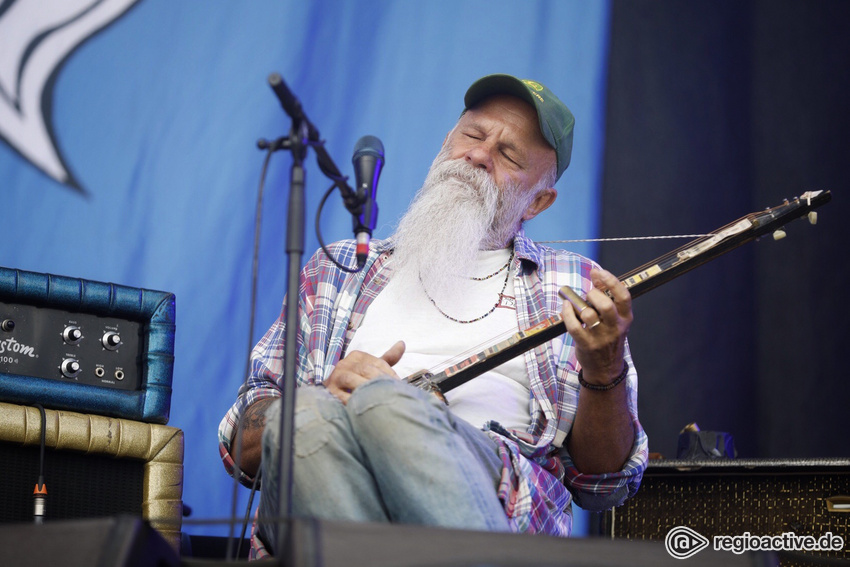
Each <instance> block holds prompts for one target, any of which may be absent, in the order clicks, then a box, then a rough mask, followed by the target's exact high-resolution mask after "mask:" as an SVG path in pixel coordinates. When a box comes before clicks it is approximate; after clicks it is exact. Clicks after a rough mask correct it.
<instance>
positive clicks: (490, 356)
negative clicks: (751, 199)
mask: <svg viewBox="0 0 850 567" xmlns="http://www.w3.org/2000/svg"><path fill="white" fill-rule="evenodd" d="M831 198H832V195H831V193H830V192H829V191H808V192H806V193H804V194H803V195H801V196H800V197H795V198H794V199H792V200H790V201H785V202H784V203H782V204H781V205H779V206H776V207H772V208H769V209H766V210H764V211H760V212H755V213H750V214H749V215H746V216H744V217H741V218H740V219H738V220H736V221H735V222H733V223H731V224H728V225H726V226H724V227H722V228H719V229H717V230H715V231H713V232H711V233H709V234H708V235H706V236H702V237H700V238H697V239H696V240H692V241H691V242H689V243H688V244H685V245H684V246H682V247H680V248H677V249H676V250H674V251H672V252H670V253H668V254H665V255H664V256H661V257H660V258H657V259H655V260H653V261H652V262H649V263H648V264H644V265H643V266H640V267H639V268H636V269H634V270H632V271H631V272H628V273H626V274H624V275H622V276H620V278H619V279H620V281H621V282H623V284H624V285H625V286H626V288H627V289H628V290H629V292H630V293H631V295H632V298H635V297H638V296H640V295H643V294H644V293H646V292H648V291H650V290H652V289H655V288H656V287H658V286H660V285H661V284H664V283H667V282H669V281H670V280H672V279H674V278H676V277H678V276H681V275H682V274H684V273H685V272H689V271H690V270H693V269H694V268H696V267H697V266H701V265H702V264H705V263H706V262H708V261H709V260H713V259H714V258H717V257H718V256H721V255H722V254H725V253H726V252H729V251H730V250H732V249H734V248H737V247H738V246H741V245H742V244H745V243H747V242H750V241H751V240H755V239H756V238H758V237H760V236H763V235H765V234H768V233H773V234H774V237H775V238H779V237H781V236H783V235H784V233H783V232H782V231H781V228H782V226H784V225H785V224H787V223H789V222H791V221H792V220H795V219H797V218H800V217H802V216H805V215H807V216H808V219H809V222H810V223H812V224H815V223H816V222H817V213H816V212H815V211H814V209H816V208H817V207H819V206H821V205H824V204H826V203H828V202H829V201H830V199H831ZM560 295H561V297H562V298H563V299H567V300H570V301H581V300H580V298H577V296H576V294H575V292H573V290H571V289H569V288H562V289H561V292H560ZM566 332H567V328H566V326H565V325H564V322H563V320H562V318H561V315H560V314H558V315H553V316H552V317H549V318H548V319H546V320H544V321H542V322H541V323H539V324H537V325H535V326H533V327H530V328H528V329H525V330H524V331H520V332H518V333H516V334H514V335H512V336H511V337H509V338H508V339H506V340H503V341H500V342H498V343H496V344H493V345H491V346H490V347H488V348H486V349H484V350H482V351H481V352H479V353H476V354H474V355H472V356H470V357H468V358H466V359H464V360H463V361H461V362H459V363H457V364H454V365H452V366H450V367H449V368H446V369H445V370H443V371H442V372H438V373H431V372H429V371H427V370H422V371H419V372H417V373H415V374H413V375H411V376H409V377H407V378H406V381H407V382H408V383H410V384H413V385H414V386H416V387H418V388H421V389H423V390H427V391H430V392H433V393H434V394H436V395H437V396H439V397H440V398H442V399H443V400H445V398H443V394H445V393H446V392H448V391H450V390H452V389H454V388H457V387H458V386H460V385H461V384H464V383H466V382H468V381H469V380H472V379H473V378H475V377H477V376H480V375H481V374H483V373H485V372H487V371H488V370H491V369H493V368H495V367H497V366H499V365H500V364H502V363H504V362H506V361H508V360H510V359H512V358H514V357H515V356H518V355H520V354H522V353H524V352H526V351H528V350H531V349H533V348H534V347H536V346H538V345H541V344H543V343H545V342H546V341H548V340H551V339H553V338H555V337H557V336H559V335H562V334H564V333H566Z"/></svg>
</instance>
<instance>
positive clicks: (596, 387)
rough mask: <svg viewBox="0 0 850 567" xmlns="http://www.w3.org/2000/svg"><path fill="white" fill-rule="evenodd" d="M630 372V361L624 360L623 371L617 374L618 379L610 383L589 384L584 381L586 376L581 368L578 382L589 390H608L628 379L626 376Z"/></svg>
mask: <svg viewBox="0 0 850 567" xmlns="http://www.w3.org/2000/svg"><path fill="white" fill-rule="evenodd" d="M628 374H629V363H628V362H626V361H625V360H624V361H623V371H622V372H620V375H619V376H617V378H616V380H614V381H613V382H611V383H610V384H605V385H600V384H589V383H588V382H585V381H584V377H583V376H582V375H581V369H579V371H578V383H579V384H581V385H582V387H583V388H587V389H588V390H595V391H597V392H607V391H608V390H613V389H614V388H615V387H616V386H617V384H619V383H620V382H622V381H623V380H625V379H626V376H627V375H628Z"/></svg>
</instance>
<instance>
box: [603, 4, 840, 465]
mask: <svg viewBox="0 0 850 567" xmlns="http://www.w3.org/2000/svg"><path fill="white" fill-rule="evenodd" d="M611 30H612V32H611V51H610V66H609V79H608V112H607V117H606V150H605V165H604V180H603V196H602V219H601V232H602V236H606V237H612V236H636V235H667V234H693V233H704V232H708V231H711V230H714V229H716V228H719V227H721V226H723V225H725V224H727V223H729V222H731V221H733V220H735V219H737V218H739V217H742V216H744V215H745V214H747V213H750V212H753V211H756V210H760V209H763V208H765V207H768V206H774V205H778V204H780V203H781V202H782V200H783V199H784V198H786V197H794V196H797V195H800V194H801V193H803V192H804V191H807V190H816V189H827V190H830V191H831V192H832V196H833V199H832V202H831V203H829V204H827V205H826V206H824V207H822V208H821V209H819V215H818V223H817V224H816V225H815V226H811V225H809V223H807V222H806V221H804V220H800V221H795V222H794V223H792V224H790V225H789V226H787V227H786V232H787V234H788V236H787V237H786V238H785V239H782V240H778V241H774V240H773V239H771V238H763V239H762V240H760V241H758V242H755V243H750V244H746V245H745V246H744V247H742V248H738V249H736V250H734V251H732V252H730V253H728V254H726V255H724V256H722V257H720V258H718V259H717V260H714V261H713V262H711V263H709V264H706V265H704V266H702V267H700V268H697V269H696V270H694V271H692V272H690V273H688V274H686V275H683V276H681V277H680V278H678V279H676V280H673V281H672V282H670V283H667V284H665V285H664V286H662V287H660V288H658V289H655V290H653V291H651V292H649V293H648V294H646V295H644V296H642V297H639V298H637V299H635V302H634V312H635V323H634V325H633V326H632V329H631V332H630V339H629V340H630V344H631V348H632V353H633V355H634V358H635V362H636V365H637V368H638V371H639V375H640V392H639V400H640V402H639V403H640V414H641V422H642V423H643V425H644V427H645V429H646V431H647V433H648V435H649V439H650V443H649V445H650V451H653V452H660V453H662V454H663V455H664V456H665V457H675V456H676V440H677V436H678V432H679V430H680V429H681V428H682V427H683V426H684V425H686V424H688V423H690V422H694V421H695V422H697V423H698V424H699V425H700V427H701V428H702V429H711V430H718V431H727V432H730V433H732V434H733V435H734V437H735V440H736V444H737V447H738V452H739V456H740V457H753V458H765V457H833V456H848V455H850V439H848V437H850V436H848V434H847V429H848V427H847V424H848V421H850V420H848V417H847V416H848V414H850V411H848V406H850V357H848V353H850V321H848V314H850V309H848V295H850V294H848V293H847V287H848V284H850V273H848V271H849V270H848V259H847V253H846V252H845V251H844V250H843V246H844V245H845V244H846V243H847V242H848V240H850V239H848V235H849V234H850V217H848V216H847V213H848V212H850V207H848V205H847V201H848V195H847V193H848V191H847V190H848V188H850V187H848V185H850V184H848V180H850V174H848V162H850V142H848V136H850V2H847V1H843V0H819V1H804V0H740V1H712V2H708V1H703V2H681V1H678V0H653V1H634V0H615V1H614V2H613V5H612V22H611ZM685 242H686V241H671V240H663V241H657V240H645V241H637V242H634V243H606V244H602V245H601V247H600V256H599V259H600V262H601V263H602V264H603V266H605V267H606V268H608V269H609V270H611V271H613V272H614V273H616V274H621V273H624V272H627V271H629V270H630V269H632V268H634V267H637V266H639V265H641V264H643V263H645V262H647V261H649V260H651V259H653V258H655V257H657V256H661V255H662V254H664V253H666V252H668V251H670V250H672V249H674V248H677V247H678V246H680V245H681V244H684V243H685ZM844 349H848V350H847V351H845V350H844Z"/></svg>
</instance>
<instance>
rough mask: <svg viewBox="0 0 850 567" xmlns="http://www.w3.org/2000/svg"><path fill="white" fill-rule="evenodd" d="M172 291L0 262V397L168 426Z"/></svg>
mask: <svg viewBox="0 0 850 567" xmlns="http://www.w3.org/2000/svg"><path fill="white" fill-rule="evenodd" d="M174 314H175V308H174V295H173V294H170V293H165V292H161V291H152V290H147V289H138V288H132V287H126V286H121V285H116V284H111V283H101V282H94V281H89V280H82V279H76V278H68V277H64V276H54V275H51V274H39V273H35V272H26V271H23V270H12V269H9V268H2V267H0V401H4V402H12V403H16V404H33V403H40V404H42V405H43V406H45V407H50V408H53V409H64V410H70V411H79V412H84V413H93V414H98V415H109V416H113V417H120V418H124V419H133V420H137V421H148V422H151V423H161V424H165V423H168V415H169V410H170V408H171V380H172V374H173V369H174V330H175V324H174Z"/></svg>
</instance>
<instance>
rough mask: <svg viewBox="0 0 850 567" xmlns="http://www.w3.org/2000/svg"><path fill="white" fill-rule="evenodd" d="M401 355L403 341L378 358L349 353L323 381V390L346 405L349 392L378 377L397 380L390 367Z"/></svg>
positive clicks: (357, 352)
mask: <svg viewBox="0 0 850 567" xmlns="http://www.w3.org/2000/svg"><path fill="white" fill-rule="evenodd" d="M403 354H404V342H403V341H398V342H397V343H396V344H394V345H393V346H391V347H390V349H389V350H388V351H387V352H385V353H384V354H382V355H381V356H380V358H378V357H374V356H372V355H371V354H366V353H365V352H360V351H357V350H355V351H353V352H350V353H348V355H346V357H345V358H343V359H342V360H340V361H339V363H337V365H336V368H334V370H333V372H332V373H331V375H330V376H329V377H328V379H327V380H325V382H324V384H325V388H327V389H328V391H329V392H330V393H331V394H333V395H334V396H336V397H337V398H339V400H340V401H341V402H342V403H344V404H347V403H348V398H350V397H351V392H353V391H354V390H355V389H357V387H358V386H360V385H362V384H365V383H366V382H368V381H369V380H372V379H373V378H377V377H378V376H393V377H395V378H398V375H397V374H396V373H395V370H393V368H392V367H393V366H394V365H395V364H396V363H397V362H398V361H399V360H401V355H403Z"/></svg>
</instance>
